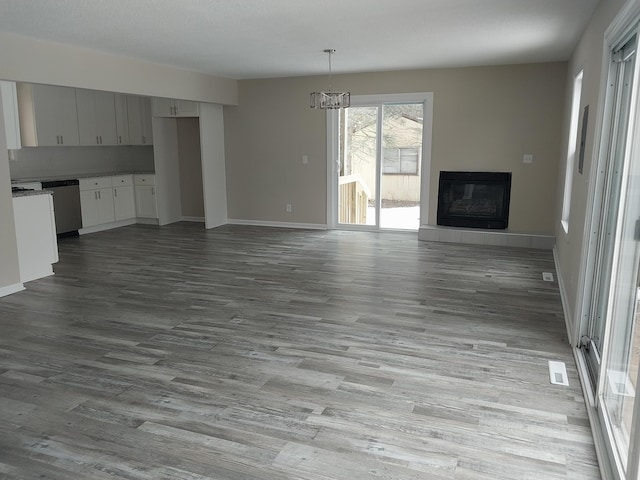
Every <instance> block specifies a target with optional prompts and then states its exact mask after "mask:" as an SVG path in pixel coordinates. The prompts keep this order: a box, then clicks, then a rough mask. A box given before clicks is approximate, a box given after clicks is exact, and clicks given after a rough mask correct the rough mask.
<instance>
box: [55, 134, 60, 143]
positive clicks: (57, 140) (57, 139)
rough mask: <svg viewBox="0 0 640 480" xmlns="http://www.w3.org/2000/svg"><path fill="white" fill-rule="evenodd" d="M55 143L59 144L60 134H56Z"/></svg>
mask: <svg viewBox="0 0 640 480" xmlns="http://www.w3.org/2000/svg"><path fill="white" fill-rule="evenodd" d="M56 144H57V145H60V135H56Z"/></svg>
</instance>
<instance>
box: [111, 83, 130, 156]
mask: <svg viewBox="0 0 640 480" xmlns="http://www.w3.org/2000/svg"><path fill="white" fill-rule="evenodd" d="M114 99H115V106H116V135H117V143H118V145H129V143H130V141H129V117H128V114H127V96H126V95H124V94H122V93H116V94H115V96H114Z"/></svg>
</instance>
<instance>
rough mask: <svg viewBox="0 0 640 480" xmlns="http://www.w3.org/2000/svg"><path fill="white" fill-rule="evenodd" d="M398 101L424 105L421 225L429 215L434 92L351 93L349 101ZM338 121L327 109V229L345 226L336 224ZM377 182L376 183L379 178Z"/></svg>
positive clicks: (364, 103)
mask: <svg viewBox="0 0 640 480" xmlns="http://www.w3.org/2000/svg"><path fill="white" fill-rule="evenodd" d="M401 103H422V104H424V119H423V123H422V165H421V175H420V225H421V226H422V225H426V224H427V223H428V218H429V191H430V189H429V181H430V178H431V141H432V130H433V92H422V93H398V94H381V95H352V96H351V104H352V105H353V106H354V107H357V106H376V105H385V104H401ZM339 124H340V115H339V111H338V110H327V227H328V228H329V229H336V228H338V227H340V228H343V227H345V226H344V225H339V224H338V172H339V171H340V168H339V167H340V156H339V155H340V152H339V143H340V135H339ZM378 177H380V172H378ZM376 182H379V178H378V180H376ZM378 228H379V225H378Z"/></svg>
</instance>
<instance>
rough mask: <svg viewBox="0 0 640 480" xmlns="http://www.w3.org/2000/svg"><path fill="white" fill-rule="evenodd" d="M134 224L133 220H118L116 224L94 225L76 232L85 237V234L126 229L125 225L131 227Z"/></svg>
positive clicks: (134, 220)
mask: <svg viewBox="0 0 640 480" xmlns="http://www.w3.org/2000/svg"><path fill="white" fill-rule="evenodd" d="M135 223H136V219H135V218H129V219H127V220H118V221H117V222H109V223H102V224H100V225H94V226H93V227H87V228H81V229H80V230H78V234H80V235H86V234H87V233H96V232H102V231H104V230H111V229H112V228H118V227H126V226H127V225H133V224H135Z"/></svg>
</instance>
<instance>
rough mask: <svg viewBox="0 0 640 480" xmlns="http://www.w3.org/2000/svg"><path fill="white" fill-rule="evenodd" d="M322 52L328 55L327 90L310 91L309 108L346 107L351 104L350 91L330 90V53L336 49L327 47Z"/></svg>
mask: <svg viewBox="0 0 640 480" xmlns="http://www.w3.org/2000/svg"><path fill="white" fill-rule="evenodd" d="M324 53H327V54H328V55H329V91H327V92H312V93H311V108H320V109H326V108H328V109H336V108H346V107H348V106H349V105H350V104H351V93H349V92H332V91H331V55H333V54H334V53H336V51H335V50H334V49H333V48H328V49H327V50H324Z"/></svg>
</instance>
